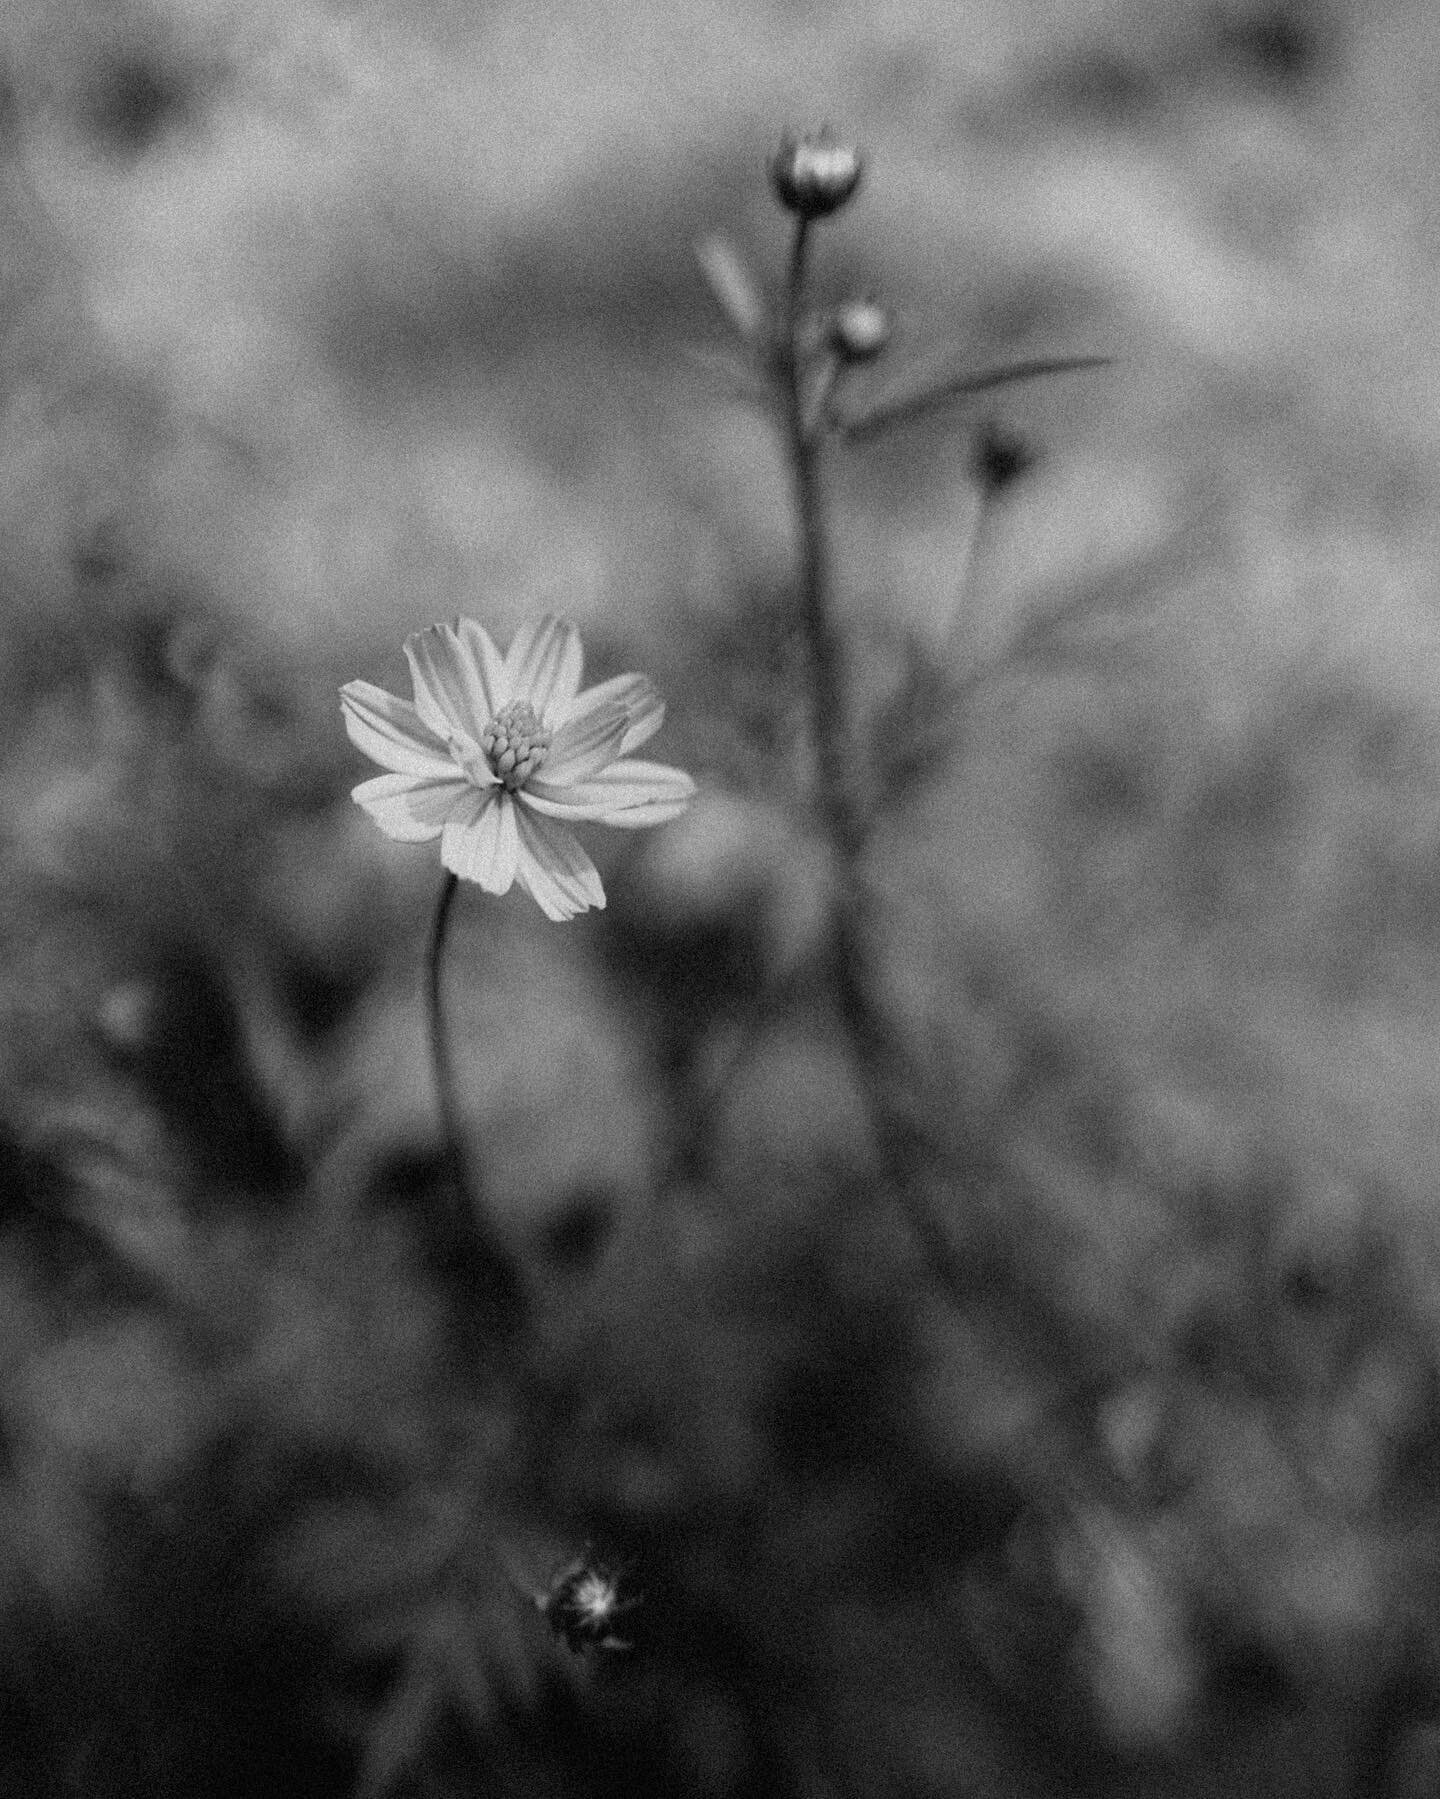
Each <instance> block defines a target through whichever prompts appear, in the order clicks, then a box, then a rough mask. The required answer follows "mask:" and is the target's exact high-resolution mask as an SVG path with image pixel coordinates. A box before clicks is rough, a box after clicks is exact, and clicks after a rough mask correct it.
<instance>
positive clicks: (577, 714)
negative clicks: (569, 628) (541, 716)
mask: <svg viewBox="0 0 1440 1799" xmlns="http://www.w3.org/2000/svg"><path fill="white" fill-rule="evenodd" d="M614 700H618V701H619V702H620V704H621V705H623V706H624V708H625V711H626V715H627V717H628V718H629V721H630V722H629V725H628V727H627V729H626V732H625V736H624V738H623V740H622V741H621V744H620V751H621V754H622V755H629V753H630V751H631V750H638V749H639V747H640V745H641V744H642V743H648V742H649V740H650V739H651V738H652V737H653V736H654V735H655V733H656V732H657V731H658V730H659V729H660V726H661V725H662V724H663V723H664V721H665V702H664V700H662V699H661V698H660V695H659V694H658V693H657V692H656V691H655V684H654V682H653V681H651V679H650V677H649V676H648V675H614V676H612V677H611V679H610V680H608V681H601V682H600V684H599V686H597V687H587V688H586V690H585V691H584V693H581V694H577V695H576V696H575V698H574V699H573V700H571V702H570V704H569V705H568V706H567V707H565V708H563V709H562V710H560V711H558V712H557V713H556V714H555V715H554V716H553V717H552V723H553V725H554V727H555V728H556V729H557V730H558V729H559V728H560V727H561V726H562V725H569V724H574V723H575V722H576V721H577V720H578V719H582V718H584V717H585V716H586V714H587V713H590V712H592V711H594V710H595V709H596V708H597V707H600V706H606V705H609V704H610V703H611V702H612V701H614Z"/></svg>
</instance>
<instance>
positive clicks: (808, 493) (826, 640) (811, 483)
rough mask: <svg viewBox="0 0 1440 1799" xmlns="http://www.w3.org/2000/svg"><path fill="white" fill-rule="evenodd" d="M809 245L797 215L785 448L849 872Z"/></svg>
mask: <svg viewBox="0 0 1440 1799" xmlns="http://www.w3.org/2000/svg"><path fill="white" fill-rule="evenodd" d="M809 242H810V220H809V219H806V218H800V219H797V220H796V222H795V238H794V242H793V244H792V247H791V253H790V278H789V281H788V283H787V285H786V290H785V328H784V337H783V341H782V343H781V357H780V363H781V375H782V378H783V382H784V390H785V427H786V449H787V452H788V455H789V459H790V474H791V481H792V484H793V487H794V492H795V512H796V517H797V518H798V520H799V525H800V623H801V628H802V630H803V631H804V633H805V641H806V645H807V648H808V650H809V655H810V683H811V699H812V707H813V712H814V727H815V753H816V758H817V761H818V763H819V788H820V803H821V807H822V809H823V811H824V815H825V823H826V827H827V829H828V831H829V833H830V837H831V840H832V843H833V845H834V848H835V850H836V853H837V855H838V856H839V859H840V862H841V864H842V866H843V867H844V868H845V869H846V870H847V871H848V869H849V868H850V867H851V866H852V865H853V863H854V861H855V859H856V857H857V856H858V855H859V853H860V848H861V831H860V826H859V820H858V818H857V815H856V808H855V803H854V796H853V793H852V790H851V782H850V774H849V767H848V763H847V752H848V749H849V744H848V741H847V738H848V729H847V726H848V721H847V719H846V716H845V713H846V707H845V669H844V659H843V656H842V654H841V648H840V640H839V638H838V636H837V635H836V632H835V625H834V619H833V616H832V603H831V594H830V566H829V554H828V546H827V545H826V542H825V521H824V503H823V499H822V494H821V487H820V438H821V431H822V429H823V422H822V421H812V420H810V419H809V418H807V416H806V394H805V373H806V369H805V355H804V347H803V345H802V343H801V334H802V332H803V329H804V322H805V280H806V272H807V260H808V258H807V252H808V249H809Z"/></svg>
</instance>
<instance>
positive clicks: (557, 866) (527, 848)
mask: <svg viewBox="0 0 1440 1799" xmlns="http://www.w3.org/2000/svg"><path fill="white" fill-rule="evenodd" d="M515 816H516V822H517V824H518V825H519V827H520V865H519V867H518V869H517V870H516V875H517V878H518V880H519V882H520V885H521V886H522V887H523V888H524V889H525V891H526V892H527V893H528V894H529V895H530V897H531V899H533V900H534V901H535V904H536V905H537V906H539V908H540V910H541V911H542V912H543V913H544V914H545V916H546V917H547V918H553V919H554V920H556V922H557V923H558V922H559V921H560V920H562V919H566V918H573V917H574V916H575V914H576V913H577V912H584V911H587V910H588V909H589V908H590V907H591V906H597V907H598V906H603V905H604V904H605V889H604V888H603V887H602V886H601V885H600V875H599V873H598V871H597V870H596V867H595V864H594V863H593V862H592V861H591V860H590V858H589V857H588V856H587V855H586V854H585V851H584V850H583V849H581V847H580V845H579V844H578V843H577V842H576V840H575V839H574V838H573V837H572V836H571V835H570V833H569V832H568V831H567V830H566V829H565V828H564V826H563V825H555V824H551V823H550V821H549V820H548V819H545V818H537V817H536V816H535V815H534V813H533V812H527V811H525V810H524V809H523V808H522V807H520V806H517V807H515Z"/></svg>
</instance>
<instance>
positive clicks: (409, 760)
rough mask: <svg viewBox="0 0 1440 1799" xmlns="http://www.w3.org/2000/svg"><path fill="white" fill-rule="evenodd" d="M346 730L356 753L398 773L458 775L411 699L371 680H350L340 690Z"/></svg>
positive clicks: (436, 777)
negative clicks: (390, 691) (404, 697)
mask: <svg viewBox="0 0 1440 1799" xmlns="http://www.w3.org/2000/svg"><path fill="white" fill-rule="evenodd" d="M340 704H341V707H342V708H343V709H344V713H345V729H346V731H347V732H348V733H349V737H350V741H351V743H353V744H354V745H355V747H356V749H357V750H363V751H364V753H365V754H366V755H367V756H368V757H369V758H370V760H371V761H372V762H378V763H379V764H380V766H381V767H382V768H390V769H394V771H395V773H396V774H401V775H416V776H418V777H421V778H423V779H429V780H441V779H444V778H446V777H447V776H450V775H453V774H454V773H455V764H454V762H453V761H452V760H451V757H450V752H449V751H448V750H447V749H446V747H445V740H444V738H443V737H437V736H436V734H435V732H434V731H432V730H431V729H430V727H429V725H428V724H426V722H425V721H424V719H422V718H421V717H420V715H419V713H418V712H417V711H416V709H415V707H414V706H413V705H412V704H411V702H410V701H409V700H402V699H400V698H398V697H397V696H396V695H395V694H393V693H386V691H385V689H384V688H383V687H373V686H372V685H371V684H370V682H369V681H347V682H346V684H345V685H344V686H343V687H342V688H341V689H340Z"/></svg>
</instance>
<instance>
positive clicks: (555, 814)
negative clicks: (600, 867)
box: [340, 617, 695, 919]
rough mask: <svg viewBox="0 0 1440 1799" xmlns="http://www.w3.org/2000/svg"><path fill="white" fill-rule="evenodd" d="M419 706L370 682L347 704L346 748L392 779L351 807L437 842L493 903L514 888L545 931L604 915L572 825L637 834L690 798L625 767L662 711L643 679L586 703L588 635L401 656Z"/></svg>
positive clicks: (455, 631)
mask: <svg viewBox="0 0 1440 1799" xmlns="http://www.w3.org/2000/svg"><path fill="white" fill-rule="evenodd" d="M405 656H406V660H407V661H408V662H409V664H410V678H411V681H412V683H413V686H414V690H415V697H414V699H413V700H405V699H400V698H398V697H397V696H396V695H394V694H392V693H387V692H385V690H384V689H383V688H381V687H374V686H372V685H371V684H370V683H369V682H368V681H350V682H348V683H347V684H346V685H345V686H344V687H342V688H341V690H340V700H341V704H342V706H343V708H344V713H345V729H346V730H347V731H348V732H349V734H350V741H351V742H352V743H353V744H354V745H355V746H356V748H357V749H360V750H363V751H364V752H365V754H366V755H367V756H369V757H370V759H371V760H372V761H374V762H378V763H379V764H380V766H381V767H382V768H385V769H387V770H389V771H390V772H389V773H387V774H383V775H377V776H375V777H374V778H373V779H372V780H369V781H362V782H361V783H360V785H359V786H358V787H357V788H355V790H354V792H353V794H352V796H351V797H352V798H353V799H354V800H355V803H356V804H357V805H358V806H361V807H362V808H363V809H364V810H365V811H366V812H368V813H369V815H370V817H371V818H373V819H374V821H375V823H376V824H377V825H379V827H380V829H381V830H382V831H384V832H385V834H386V836H388V837H394V838H397V839H399V840H400V841H401V842H405V843H422V842H428V841H430V840H432V839H434V838H436V837H438V838H439V839H440V860H441V861H442V862H443V863H444V865H445V867H446V868H448V869H449V870H451V872H452V873H454V874H456V875H459V876H461V877H462V878H463V879H465V880H467V881H475V882H478V883H479V885H480V886H481V887H483V888H484V889H485V891H486V892H487V893H506V892H508V891H509V889H510V887H511V886H512V885H513V884H515V883H516V882H518V883H519V885H520V886H521V887H523V888H524V889H525V891H526V892H527V893H528V894H529V895H530V896H531V898H532V899H533V900H534V901H535V902H536V904H537V905H538V906H539V907H540V910H541V911H542V912H543V913H544V914H545V915H546V917H547V918H554V919H562V918H572V917H573V916H574V915H575V914H576V913H577V912H584V911H585V910H587V908H589V907H591V906H603V905H604V904H605V890H604V888H603V887H602V886H601V885H600V876H599V875H598V874H597V872H596V870H595V865H594V863H593V862H591V860H590V858H589V856H587V855H586V853H585V851H584V850H583V849H582V848H581V847H580V844H579V843H578V842H577V841H576V839H575V837H574V836H573V835H572V833H571V832H570V831H569V830H568V829H567V828H566V827H567V825H569V824H574V823H579V822H582V821H593V822H595V823H598V824H607V825H619V826H622V827H624V828H627V829H635V828H638V827H641V826H645V825H660V824H664V823H665V822H666V821H667V820H668V819H672V818H677V817H678V816H679V815H680V814H681V813H682V812H683V811H684V810H685V808H686V806H687V805H688V804H689V801H690V796H691V795H692V794H693V793H694V791H695V783H694V782H693V781H692V780H691V779H690V777H689V775H687V774H684V773H683V772H682V771H681V770H680V769H678V768H669V767H667V766H666V765H665V764H664V763H661V762H641V761H635V760H633V759H631V757H630V754H629V752H630V751H631V750H635V749H638V748H639V747H640V746H641V744H643V743H646V742H648V741H649V739H650V738H651V737H653V736H654V734H655V733H656V731H658V730H659V729H660V724H661V721H662V720H663V718H664V716H665V707H664V704H663V703H662V701H661V699H660V696H659V694H657V693H656V691H655V689H654V687H653V686H652V685H651V684H650V682H649V681H648V680H647V679H646V677H645V676H644V675H616V676H615V678H614V679H613V680H610V681H602V682H601V683H600V684H599V686H598V687H591V688H589V689H587V690H586V691H585V692H584V693H582V692H581V691H580V675H581V670H582V667H583V651H582V648H581V644H580V633H579V632H578V631H577V630H576V629H575V627H574V625H572V624H570V623H569V621H568V620H566V619H561V618H553V617H546V618H542V619H541V620H539V622H538V623H532V624H527V625H523V626H521V628H520V630H519V631H517V632H516V634H515V637H514V639H513V640H512V642H511V644H510V648H509V650H508V651H507V652H506V654H505V655H504V656H502V655H501V654H500V652H499V650H498V649H497V648H496V647H495V644H494V642H493V641H492V640H491V638H490V635H489V633H488V632H487V631H486V630H485V628H484V626H483V625H478V624H476V623H475V621H474V620H473V619H469V618H461V619H456V621H455V623H454V624H453V625H431V626H429V627H428V629H426V630H424V631H417V632H415V633H414V635H413V636H411V637H408V638H407V639H406V640H405Z"/></svg>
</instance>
